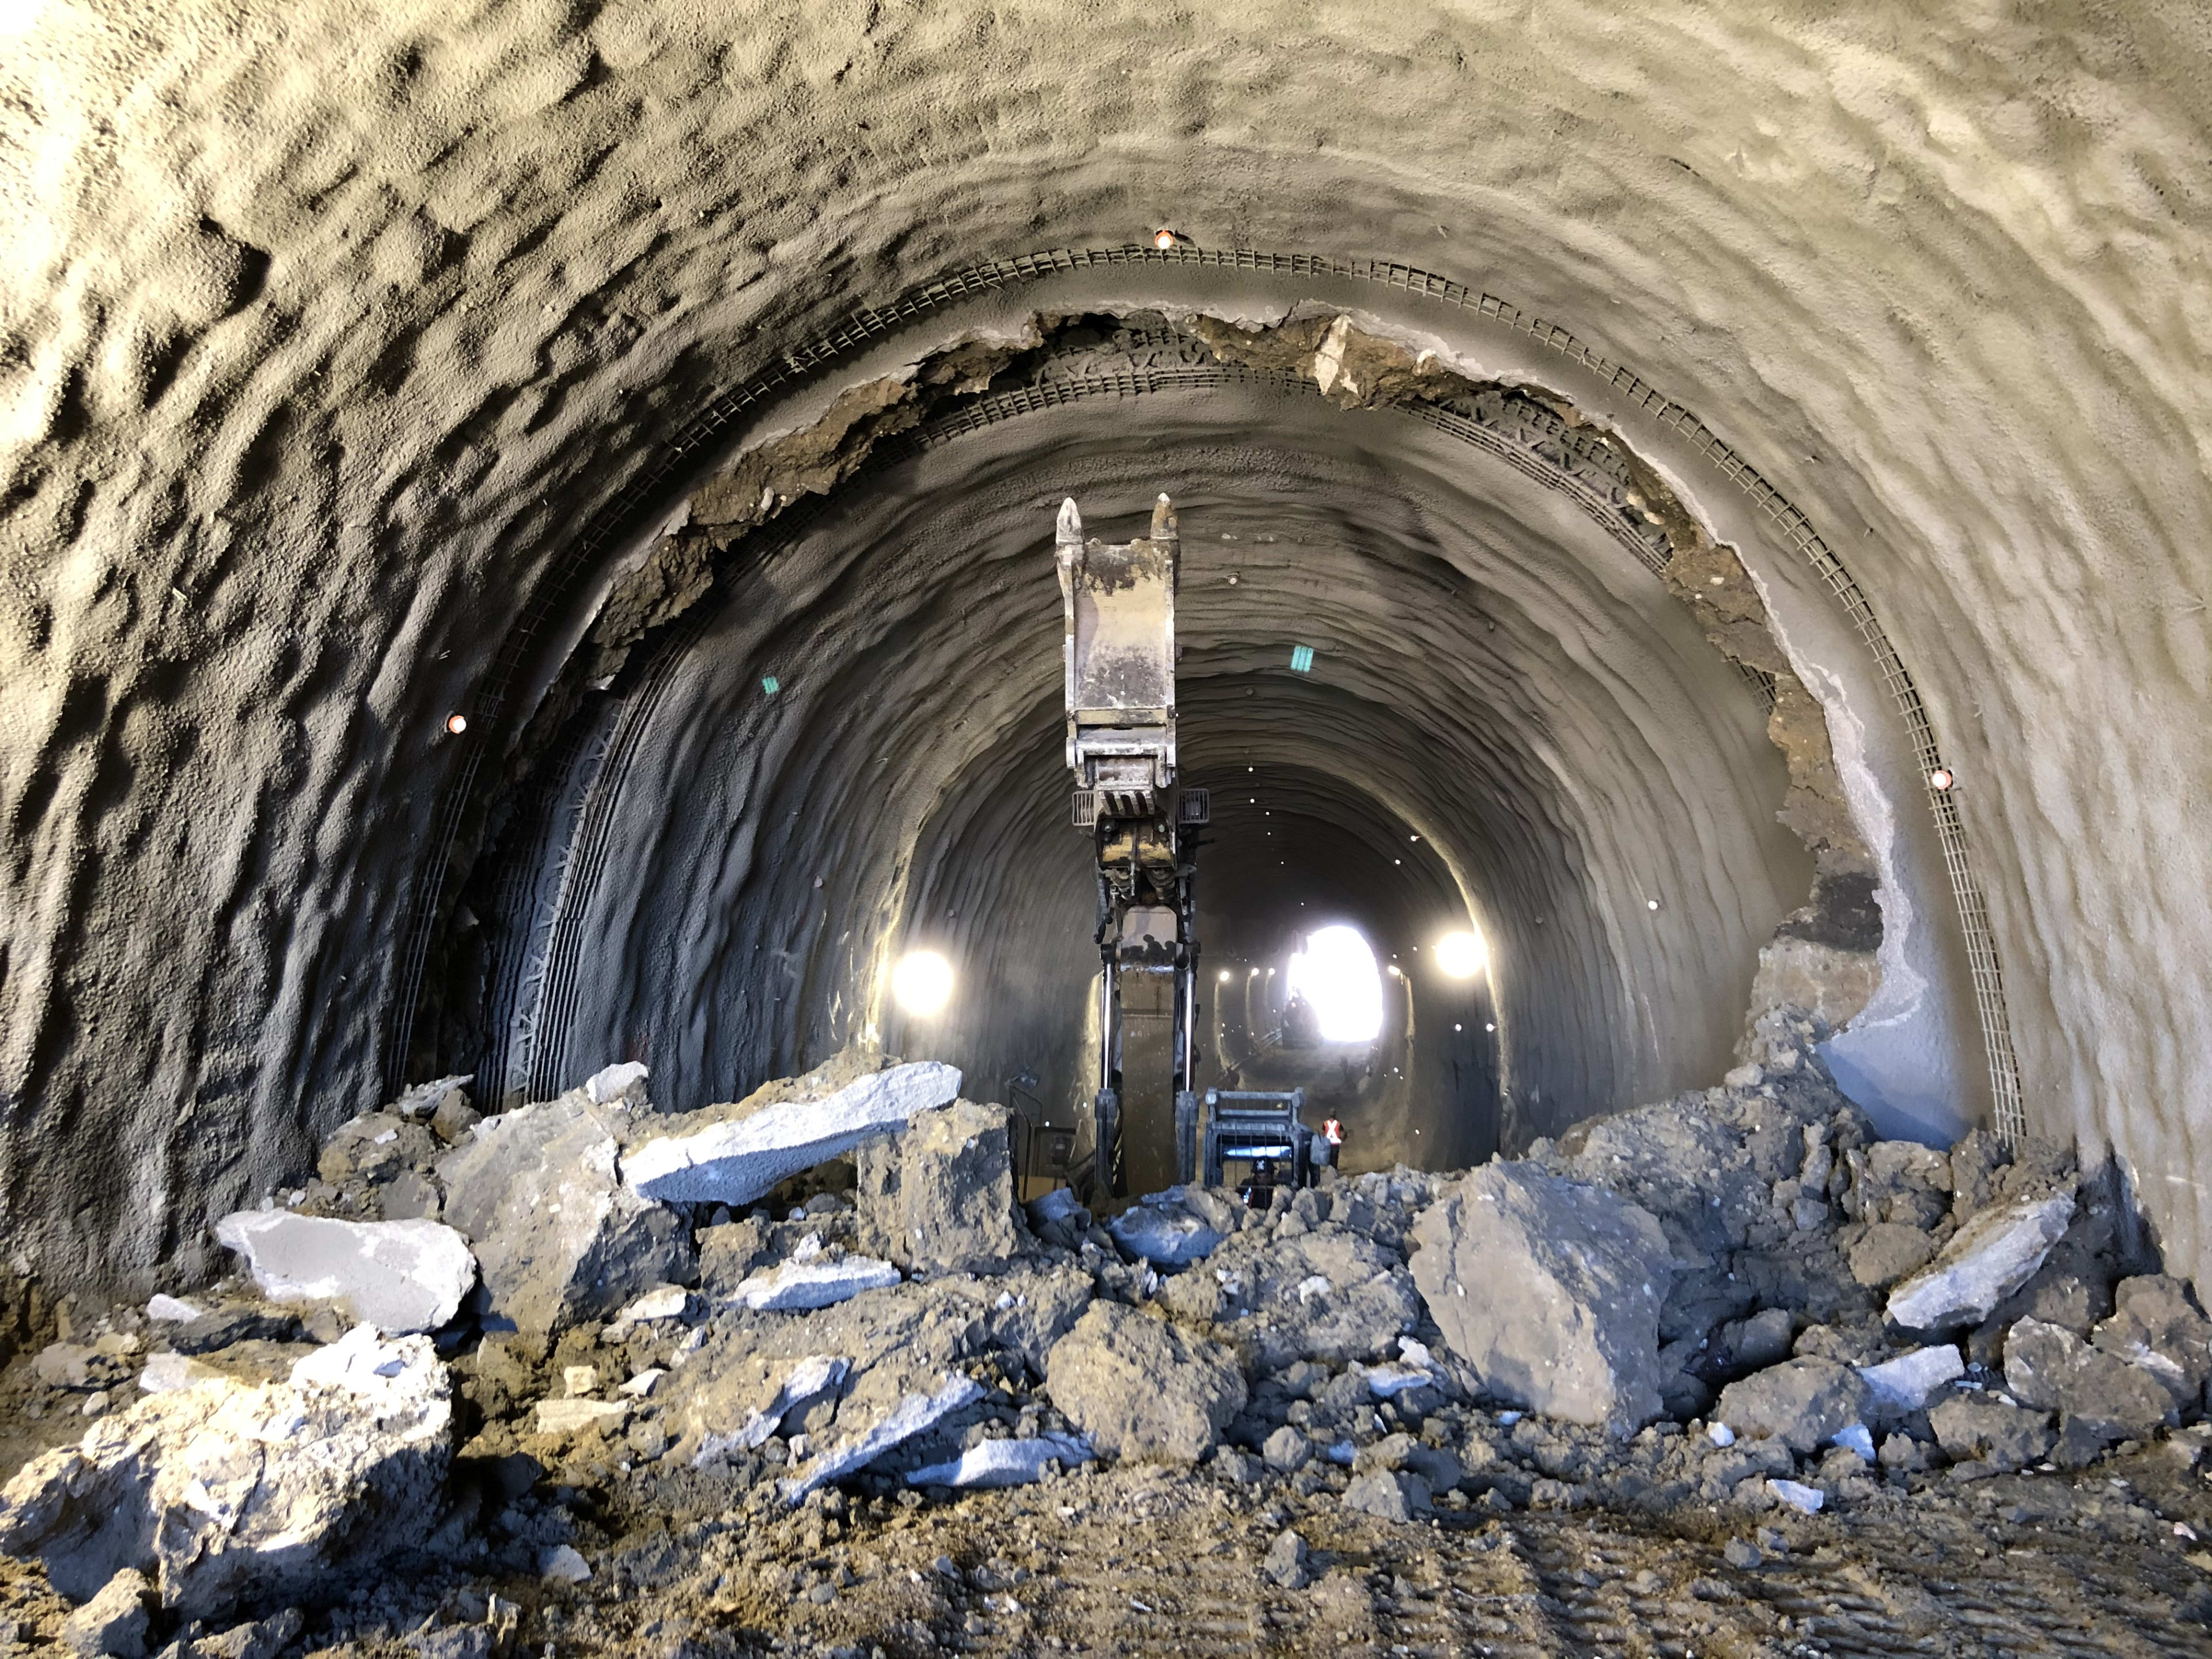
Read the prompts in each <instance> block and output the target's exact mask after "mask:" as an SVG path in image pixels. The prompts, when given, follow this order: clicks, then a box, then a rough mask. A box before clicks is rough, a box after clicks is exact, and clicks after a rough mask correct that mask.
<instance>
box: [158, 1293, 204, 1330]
mask: <svg viewBox="0 0 2212 1659" xmlns="http://www.w3.org/2000/svg"><path fill="white" fill-rule="evenodd" d="M205 1312H206V1310H204V1309H203V1308H202V1307H200V1306H199V1304H197V1303H192V1302H187V1301H185V1300H184V1299H183V1298H182V1297H174V1296H159V1295H157V1296H155V1297H154V1299H153V1300H152V1301H150V1302H149V1303H148V1304H146V1317H147V1318H148V1319H149V1320H151V1321H152V1322H154V1323H155V1324H156V1325H181V1324H184V1323H185V1322H188V1321H190V1320H194V1319H198V1318H202V1317H204V1315H205Z"/></svg>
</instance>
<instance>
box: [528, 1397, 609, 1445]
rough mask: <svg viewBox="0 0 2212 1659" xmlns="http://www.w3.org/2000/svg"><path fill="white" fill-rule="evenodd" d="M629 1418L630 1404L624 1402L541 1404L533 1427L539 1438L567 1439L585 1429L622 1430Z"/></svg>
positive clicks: (533, 1421)
mask: <svg viewBox="0 0 2212 1659" xmlns="http://www.w3.org/2000/svg"><path fill="white" fill-rule="evenodd" d="M628 1417H629V1401H623V1400H541V1401H538V1406H537V1409H536V1410H535V1412H534V1413H532V1427H533V1428H535V1429H536V1430H537V1431H538V1433H540V1434H544V1435H551V1436H554V1437H556V1438H560V1439H566V1438H568V1437H569V1436H571V1435H577V1434H581V1433H583V1432H584V1431H586V1429H600V1430H613V1429H617V1428H620V1427H621V1426H622V1425H623V1421H624V1419H627V1418H628Z"/></svg>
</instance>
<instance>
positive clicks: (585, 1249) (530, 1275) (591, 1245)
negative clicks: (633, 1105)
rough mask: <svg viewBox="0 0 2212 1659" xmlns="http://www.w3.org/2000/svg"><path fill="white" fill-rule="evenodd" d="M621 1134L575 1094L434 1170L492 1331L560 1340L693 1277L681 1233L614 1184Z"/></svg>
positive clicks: (484, 1135) (483, 1129)
mask: <svg viewBox="0 0 2212 1659" xmlns="http://www.w3.org/2000/svg"><path fill="white" fill-rule="evenodd" d="M625 1133H629V1118H628V1115H627V1113H625V1112H623V1111H622V1110H621V1109H618V1108H617V1106H616V1105H614V1104H611V1103H609V1104H601V1103H595V1102H593V1101H592V1099H591V1098H590V1097H589V1096H588V1094H587V1093H586V1091H584V1090H581V1089H574V1090H571V1091H569V1092H568V1093H567V1094H565V1095H562V1097H560V1098H559V1099H558V1100H549V1101H544V1102H540V1103H538V1104H536V1105H532V1106H520V1107H517V1108H516V1109H514V1110H513V1111H511V1112H501V1114H499V1115H497V1116H495V1117H489V1118H486V1119H485V1120H484V1121H483V1122H482V1123H480V1124H478V1125H477V1127H476V1128H475V1129H474V1130H473V1131H472V1132H471V1133H470V1135H469V1137H468V1139H466V1140H465V1141H464V1142H463V1143H462V1144H461V1145H460V1146H457V1147H455V1148H454V1149H453V1151H452V1152H448V1153H447V1154H446V1156H445V1157H444V1158H441V1159H440V1160H439V1162H438V1166H437V1167H438V1175H439V1178H440V1179H441V1180H442V1181H443V1182H444V1183H445V1187H446V1210H445V1215H446V1219H447V1221H448V1222H450V1223H451V1224H452V1225H454V1226H455V1227H458V1228H459V1229H460V1230H461V1231H462V1232H464V1233H465V1234H466V1235H467V1236H468V1237H469V1238H470V1240H471V1242H472V1243H474V1245H475V1247H476V1253H477V1263H478V1265H479V1266H480V1267H482V1269H483V1301H484V1305H485V1311H486V1312H487V1313H488V1314H489V1315H490V1316H491V1317H492V1318H493V1319H494V1320H495V1322H504V1323H506V1324H507V1325H510V1326H512V1327H514V1328H519V1329H521V1330H526V1331H534V1332H548V1331H555V1330H559V1329H562V1328H565V1327H567V1326H568V1325H571V1324H574V1323H575V1322H577V1321H579V1320H583V1319H594V1318H603V1317H605V1316H607V1315H608V1314H611V1313H612V1312H614V1311H615V1310H617V1309H618V1308H620V1307H621V1306H622V1305H623V1304H624V1303H625V1302H628V1301H629V1300H630V1299H632V1298H633V1297H637V1296H640V1295H641V1294H643V1293H644V1292H645V1291H647V1290H650V1289H652V1288H653V1287H654V1286H656V1285H664V1284H673V1283H679V1282H681V1281H683V1280H684V1279H689V1278H690V1270H691V1265H692V1252H691V1244H690V1231H689V1230H688V1229H687V1228H685V1227H684V1225H683V1224H682V1222H681V1220H680V1219H679V1218H678V1217H677V1216H676V1214H675V1213H674V1212H671V1211H670V1210H668V1209H665V1208H664V1207H663V1206H660V1205H659V1204H656V1203H653V1202H651V1201H649V1200H646V1199H643V1198H641V1197H640V1196H638V1194H636V1193H635V1192H633V1191H632V1190H630V1189H629V1188H627V1187H625V1186H624V1185H623V1182H622V1179H621V1174H620V1169H619V1147H620V1143H621V1137H622V1136H623V1134H625Z"/></svg>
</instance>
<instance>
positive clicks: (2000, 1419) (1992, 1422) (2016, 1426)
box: [1928, 1393, 2055, 1472]
mask: <svg viewBox="0 0 2212 1659" xmlns="http://www.w3.org/2000/svg"><path fill="white" fill-rule="evenodd" d="M1928 1426H1929V1428H1931V1429H1933V1430H1934V1431H1936V1443H1937V1444H1938V1445H1940V1446H1942V1448H1943V1449H1944V1450H1945V1451H1946V1452H1948V1454H1950V1455H1951V1457H1952V1458H1953V1459H1954V1461H1956V1462H1981V1463H1987V1464H1988V1465H1989V1466H1990V1468H1994V1469H1998V1470H2003V1471H2008V1472H2009V1471H2011V1470H2015V1469H2021V1468H2027V1465H2029V1464H2030V1463H2033V1462H2039V1460H2041V1459H2042V1458H2044V1457H2045V1456H2048V1455H2050V1452H2051V1446H2052V1444H2053V1443H2054V1440H2055V1437H2054V1436H2053V1435H2052V1433H2051V1419H2050V1416H2049V1414H2048V1413H2044V1412H2039V1411H2030V1410H2028V1409H2027V1407H2024V1406H2008V1405H2007V1404H2005V1402H2004V1401H2002V1400H1994V1399H1991V1398H1990V1397H1989V1396H1987V1395H1981V1394H1978V1393H1966V1394H1954V1395H1952V1396H1951V1397H1950V1398H1949V1399H1948V1400H1945V1401H1940V1402H1939V1403H1938V1404H1937V1405H1936V1407H1934V1409H1932V1410H1931V1411H1929V1413H1928Z"/></svg>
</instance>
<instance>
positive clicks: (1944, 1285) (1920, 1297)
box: [1887, 1192, 2074, 1331]
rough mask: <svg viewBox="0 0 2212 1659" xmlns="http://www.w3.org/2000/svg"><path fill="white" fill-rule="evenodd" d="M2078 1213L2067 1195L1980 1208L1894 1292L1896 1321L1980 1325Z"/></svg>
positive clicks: (1918, 1326)
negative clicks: (1940, 1249) (1922, 1267)
mask: <svg viewBox="0 0 2212 1659" xmlns="http://www.w3.org/2000/svg"><path fill="white" fill-rule="evenodd" d="M2073 1214H2074V1195H2073V1194H2071V1193H2070V1192H2062V1193H2057V1194H2052V1195H2051V1196H2050V1197H2048V1198H2025V1199H2015V1200H2012V1201H2011V1202H2009V1203H2005V1204H1998V1205H1994V1206H1991V1207H1990V1208H1988V1209H1985V1210H1979V1211H1977V1212H1975V1214H1974V1216H1973V1218H1972V1219H1971V1220H1969V1221H1968V1222H1967V1223H1966V1225H1964V1226H1962V1227H1960V1229H1959V1231H1957V1232H1956V1233H1954V1234H1953V1235H1952V1237H1951V1242H1950V1243H1948V1244H1946V1245H1945V1246H1944V1247H1943V1249H1942V1252H1941V1253H1940V1254H1939V1255H1937V1256H1936V1259H1935V1261H1932V1262H1930V1263H1929V1266H1928V1267H1925V1268H1924V1269H1923V1270H1922V1271H1921V1272H1919V1273H1916V1274H1914V1275H1913V1276H1912V1277H1911V1279H1906V1280H1905V1283H1903V1284H1902V1285H1899V1286H1898V1287H1897V1288H1896V1289H1895V1290H1894V1291H1892V1292H1890V1297H1889V1304H1888V1307H1887V1314H1888V1316H1889V1318H1890V1320H1891V1322H1893V1323H1894V1324H1898V1325H1902V1326H1904V1327H1905V1328H1907V1329H1908V1330H1922V1331H1942V1330H1951V1329H1954V1328H1957V1327H1959V1326H1960V1325H1973V1324H1978V1323H1979V1322H1981V1321H1982V1320H1984V1319H1985V1318H1987V1317H1988V1316H1989V1312H1990V1309H1992V1308H1994V1307H1996V1305H1997V1304H1998V1303H2000V1302H2002V1301H2003V1300H2004V1299H2005V1297H2008V1296H2010V1295H2011V1294H2012V1293H2013V1292H2014V1291H2016V1290H2018V1289H2019V1288H2020V1287H2021V1285H2025V1284H2026V1283H2027V1281H2028V1280H2029V1279H2031V1278H2032V1277H2033V1276H2034V1273H2035V1270H2036V1269H2037V1268H2039V1267H2041V1266H2042V1265H2043V1259H2044V1257H2045V1256H2046V1255H2049V1254H2050V1253H2051V1246H2052V1245H2053V1244H2055V1243H2057V1242H2058V1238H2059V1236H2060V1235H2061V1234H2063V1232H2064V1231H2066V1224H2067V1222H2068V1221H2069V1220H2070V1219H2071V1218H2073Z"/></svg>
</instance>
